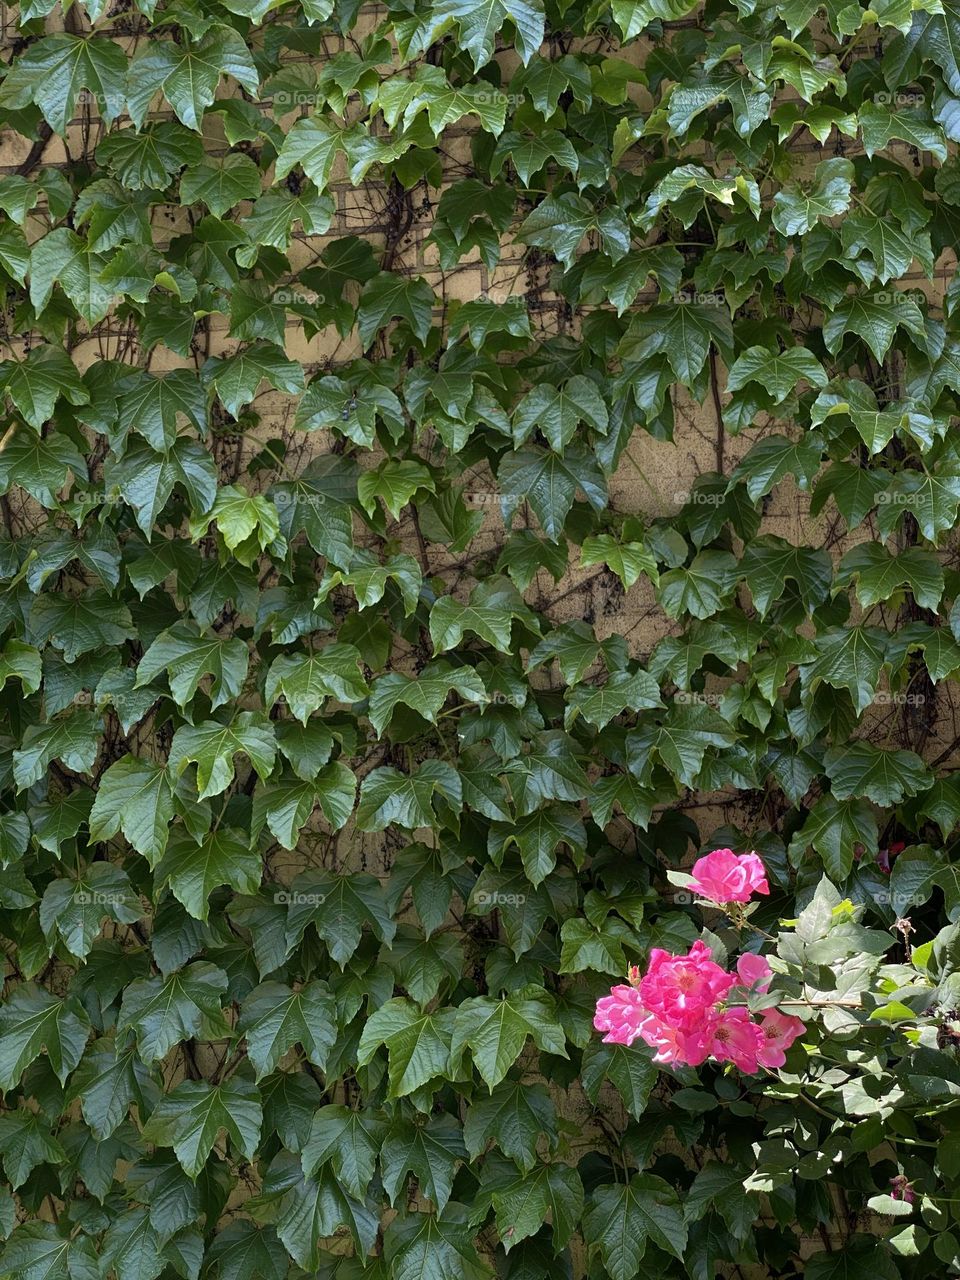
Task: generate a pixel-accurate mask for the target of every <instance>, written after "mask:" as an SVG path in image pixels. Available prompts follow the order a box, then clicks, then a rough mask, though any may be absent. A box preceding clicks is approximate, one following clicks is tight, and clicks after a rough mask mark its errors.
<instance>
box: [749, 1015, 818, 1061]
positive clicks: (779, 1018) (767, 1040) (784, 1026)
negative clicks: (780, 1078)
mask: <svg viewBox="0 0 960 1280" xmlns="http://www.w3.org/2000/svg"><path fill="white" fill-rule="evenodd" d="M806 1029H807V1028H806V1027H805V1026H804V1024H803V1023H802V1022H801V1021H800V1019H799V1018H791V1017H790V1016H789V1015H788V1014H785V1013H781V1012H780V1010H779V1009H764V1011H763V1013H762V1014H761V1015H760V1033H761V1037H762V1045H761V1048H760V1052H759V1053H758V1054H757V1061H758V1062H759V1063H760V1065H761V1066H762V1067H782V1066H783V1064H784V1063H785V1062H786V1060H787V1050H788V1049H789V1048H790V1046H791V1045H792V1044H793V1042H794V1040H796V1039H797V1038H798V1037H799V1036H802V1035H803V1033H804V1031H806Z"/></svg>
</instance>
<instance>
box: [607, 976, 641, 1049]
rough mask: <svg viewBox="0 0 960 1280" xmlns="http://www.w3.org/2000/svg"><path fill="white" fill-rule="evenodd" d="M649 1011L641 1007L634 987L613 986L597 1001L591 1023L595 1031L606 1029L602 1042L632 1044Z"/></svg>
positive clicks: (638, 994)
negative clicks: (608, 992) (606, 994)
mask: <svg viewBox="0 0 960 1280" xmlns="http://www.w3.org/2000/svg"><path fill="white" fill-rule="evenodd" d="M649 1016H650V1015H649V1012H648V1010H646V1009H645V1008H644V1007H643V1003H642V1001H641V999H640V992H639V991H638V990H637V989H636V987H626V986H619V987H614V988H613V990H612V991H611V992H610V994H609V995H608V996H604V997H603V999H602V1000H598V1001H597V1010H596V1013H595V1014H594V1018H593V1025H594V1027H595V1028H596V1030H597V1031H606V1032H607V1034H606V1035H605V1036H604V1037H603V1041H604V1044H626V1045H630V1044H633V1042H634V1040H636V1038H637V1036H638V1035H639V1034H640V1025H641V1023H642V1022H643V1020H644V1019H645V1018H648V1017H649Z"/></svg>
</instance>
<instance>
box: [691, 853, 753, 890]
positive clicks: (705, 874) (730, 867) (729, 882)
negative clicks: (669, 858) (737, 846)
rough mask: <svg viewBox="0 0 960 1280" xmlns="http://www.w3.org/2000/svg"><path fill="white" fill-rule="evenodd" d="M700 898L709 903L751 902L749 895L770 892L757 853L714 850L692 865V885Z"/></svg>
mask: <svg viewBox="0 0 960 1280" xmlns="http://www.w3.org/2000/svg"><path fill="white" fill-rule="evenodd" d="M690 888H691V889H693V890H694V891H695V892H696V893H698V894H699V895H700V896H701V898H706V899H708V900H709V901H710V902H717V903H727V902H749V901H750V895H751V894H752V893H754V892H756V893H769V892H770V886H769V885H768V884H767V873H766V869H765V868H764V865H763V863H762V862H761V861H760V859H759V858H758V857H757V855H756V854H755V853H734V852H733V850H732V849H714V851H713V852H712V853H708V854H707V855H706V856H705V857H703V858H698V859H697V861H696V862H695V863H694V864H693V884H692V885H691V886H690Z"/></svg>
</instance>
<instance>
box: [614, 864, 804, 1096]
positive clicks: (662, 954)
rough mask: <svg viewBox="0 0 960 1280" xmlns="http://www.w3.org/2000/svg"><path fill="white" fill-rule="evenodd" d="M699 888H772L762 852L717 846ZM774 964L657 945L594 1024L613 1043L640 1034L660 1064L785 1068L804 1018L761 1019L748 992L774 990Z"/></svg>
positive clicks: (714, 897)
mask: <svg viewBox="0 0 960 1280" xmlns="http://www.w3.org/2000/svg"><path fill="white" fill-rule="evenodd" d="M693 876H694V885H693V886H692V887H694V888H695V889H696V891H697V892H698V893H700V894H702V896H703V897H708V898H709V899H710V900H711V901H714V902H717V903H730V902H745V901H747V899H748V898H749V897H750V894H751V892H752V891H753V890H756V891H757V892H760V893H769V891H770V889H769V886H768V884H767V881H766V876H765V872H764V867H763V863H762V862H761V861H760V859H759V858H758V857H757V855H756V854H755V853H748V854H740V855H738V854H735V853H733V852H731V850H729V849H717V850H715V851H714V852H713V853H711V854H709V855H708V856H707V857H705V858H701V859H700V860H699V861H698V862H697V863H696V864H695V865H694V868H693ZM771 977H772V970H771V969H770V966H769V964H768V963H767V961H766V960H764V959H763V957H762V956H757V955H752V954H749V953H748V954H745V955H742V956H741V957H740V958H739V960H738V961H737V967H736V972H734V973H728V972H727V971H726V970H725V969H723V968H722V967H721V966H720V965H718V964H717V963H716V961H715V960H714V959H713V958H712V955H711V952H710V948H709V947H708V946H707V945H706V943H704V942H699V941H698V942H695V943H694V944H693V946H692V947H691V948H690V950H689V951H688V952H687V954H686V955H681V956H675V955H671V954H670V953H669V952H667V951H663V950H661V949H660V948H659V947H654V948H653V950H652V951H651V952H650V963H649V965H648V967H647V972H646V973H645V974H644V975H643V976H642V977H641V976H640V972H639V970H638V969H637V968H633V969H632V970H631V973H630V985H629V986H628V985H625V984H624V985H620V986H617V987H614V988H613V990H612V991H611V992H610V995H609V996H605V997H604V998H603V999H602V1000H600V1001H598V1003H597V1011H596V1016H595V1017H594V1022H593V1025H594V1026H595V1027H596V1029H597V1030H598V1031H604V1032H606V1035H605V1036H604V1040H605V1041H606V1042H607V1043H610V1044H625V1045H629V1044H632V1043H633V1042H634V1040H636V1039H638V1038H639V1039H641V1040H643V1041H645V1042H646V1043H647V1044H648V1045H650V1046H651V1047H652V1048H654V1049H656V1053H655V1054H654V1062H660V1063H665V1064H667V1063H668V1064H671V1065H673V1064H678V1065H683V1066H690V1067H696V1066H699V1065H700V1064H701V1063H703V1062H705V1061H706V1060H707V1059H708V1058H712V1059H714V1060H715V1061H716V1062H732V1063H733V1064H734V1065H735V1066H736V1067H738V1068H739V1069H740V1070H741V1071H744V1072H755V1071H758V1070H759V1069H760V1067H782V1066H783V1064H784V1062H785V1061H786V1051H787V1049H789V1047H790V1046H791V1045H792V1044H793V1042H794V1040H796V1039H797V1037H798V1036H800V1035H802V1034H803V1032H804V1030H805V1027H804V1024H803V1023H802V1022H801V1021H800V1019H799V1018H793V1017H788V1016H787V1015H785V1014H782V1013H780V1012H779V1010H777V1009H765V1010H763V1012H762V1013H761V1014H760V1016H759V1020H754V1018H753V1017H752V1016H751V1014H750V1012H749V1010H748V1009H747V1008H745V1007H744V1005H742V1004H736V1003H732V1002H731V1001H732V998H736V997H737V996H738V995H739V997H740V998H744V997H745V996H746V994H747V992H748V991H750V990H755V991H758V992H766V991H768V990H769V987H770V979H771Z"/></svg>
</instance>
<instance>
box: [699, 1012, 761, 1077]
mask: <svg viewBox="0 0 960 1280" xmlns="http://www.w3.org/2000/svg"><path fill="white" fill-rule="evenodd" d="M762 1047H763V1032H762V1031H761V1029H760V1028H759V1027H758V1026H757V1024H756V1023H755V1022H754V1021H752V1019H751V1017H750V1014H749V1013H748V1012H747V1010H746V1009H743V1008H737V1009H724V1011H723V1013H721V1015H720V1017H719V1019H718V1021H717V1025H716V1027H715V1028H714V1030H713V1044H712V1046H711V1048H712V1051H713V1056H714V1057H715V1058H716V1060H717V1061H718V1062H732V1063H733V1065H734V1066H735V1067H737V1068H739V1070H740V1071H744V1072H746V1073H747V1074H748V1075H749V1074H752V1073H753V1072H755V1071H756V1069H757V1060H758V1057H759V1054H760V1051H761V1049H762Z"/></svg>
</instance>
